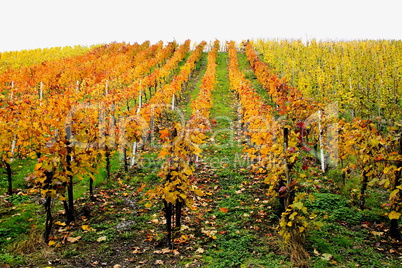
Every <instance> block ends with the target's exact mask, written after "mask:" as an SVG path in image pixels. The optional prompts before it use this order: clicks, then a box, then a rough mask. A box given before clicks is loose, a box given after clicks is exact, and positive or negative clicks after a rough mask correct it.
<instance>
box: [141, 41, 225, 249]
mask: <svg viewBox="0 0 402 268" xmlns="http://www.w3.org/2000/svg"><path fill="white" fill-rule="evenodd" d="M204 45H205V43H202V44H201V45H200V46H199V47H198V48H199V49H200V52H202V47H203V46H204ZM218 49H219V41H216V42H215V43H214V46H213V48H212V50H211V51H210V52H209V54H208V65H207V70H206V72H205V74H204V76H203V78H202V83H201V86H200V92H199V94H198V96H197V98H196V99H195V100H194V101H193V102H192V103H191V107H192V116H191V118H190V119H189V120H188V122H187V123H186V125H185V126H182V125H181V124H180V123H179V122H175V123H173V125H172V126H171V127H170V128H165V129H163V130H161V131H160V133H161V136H160V137H161V138H162V139H163V140H164V141H165V143H164V145H163V148H162V150H161V151H160V154H159V157H162V158H165V162H164V164H163V166H162V169H161V171H160V172H159V174H158V175H159V177H161V178H162V184H161V185H159V186H157V187H156V188H155V189H152V190H150V191H149V192H148V193H147V195H148V200H150V201H151V202H155V200H156V199H162V200H163V202H164V210H165V217H166V226H167V233H168V237H167V242H168V245H171V242H172V230H173V229H174V228H180V225H181V214H182V208H183V206H187V207H189V208H191V209H192V208H193V202H194V200H193V196H194V195H196V196H202V195H204V193H203V192H202V191H201V190H200V189H199V188H198V187H197V186H196V185H195V184H194V182H192V181H191V179H190V176H191V175H192V174H193V172H194V170H195V163H196V159H197V158H198V157H199V156H200V153H201V151H202V150H201V148H200V145H201V143H203V142H204V140H205V139H206V136H205V132H206V131H208V129H209V126H210V123H209V109H210V108H211V92H212V91H213V89H214V85H215V83H216V57H217V51H218ZM151 204H152V203H148V205H149V206H150V205H151ZM173 226H174V227H173Z"/></svg>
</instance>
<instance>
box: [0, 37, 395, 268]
mask: <svg viewBox="0 0 402 268" xmlns="http://www.w3.org/2000/svg"><path fill="white" fill-rule="evenodd" d="M401 56H402V42H400V41H370V40H367V41H350V42H318V41H315V40H312V41H310V42H308V43H303V42H301V41H288V40H282V41H270V40H255V41H247V42H246V41H244V42H242V43H235V42H233V41H232V42H220V41H215V42H210V43H207V42H200V43H195V44H194V43H191V41H190V40H187V41H185V42H184V43H182V44H179V43H177V42H175V41H174V42H169V43H164V42H162V41H160V42H158V43H155V44H151V43H150V42H149V41H147V42H144V43H142V44H138V43H134V44H128V43H110V44H106V45H98V46H93V47H81V46H76V47H67V48H52V49H46V50H40V49H39V50H27V51H20V52H7V53H0V127H1V132H0V135H1V139H0V174H1V177H0V203H1V207H0V265H1V266H2V267H114V268H118V267H400V266H401V263H402V240H401V234H400V224H401V221H402V219H401V215H402V178H401V175H402V83H401V78H402V62H401V59H402V57H401Z"/></svg>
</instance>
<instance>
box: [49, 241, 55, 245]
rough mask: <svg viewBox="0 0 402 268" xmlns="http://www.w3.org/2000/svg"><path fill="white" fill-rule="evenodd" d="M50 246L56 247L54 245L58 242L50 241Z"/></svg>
mask: <svg viewBox="0 0 402 268" xmlns="http://www.w3.org/2000/svg"><path fill="white" fill-rule="evenodd" d="M48 245H49V246H54V245H56V242H55V241H53V240H50V241H49V243H48Z"/></svg>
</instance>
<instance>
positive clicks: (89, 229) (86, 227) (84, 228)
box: [81, 224, 93, 231]
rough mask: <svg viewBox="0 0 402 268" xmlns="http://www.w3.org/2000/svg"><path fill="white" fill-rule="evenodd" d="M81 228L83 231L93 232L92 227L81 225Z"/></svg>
mask: <svg viewBox="0 0 402 268" xmlns="http://www.w3.org/2000/svg"><path fill="white" fill-rule="evenodd" d="M81 228H82V230H84V231H92V230H93V229H92V227H91V226H89V225H88V224H85V225H82V226H81Z"/></svg>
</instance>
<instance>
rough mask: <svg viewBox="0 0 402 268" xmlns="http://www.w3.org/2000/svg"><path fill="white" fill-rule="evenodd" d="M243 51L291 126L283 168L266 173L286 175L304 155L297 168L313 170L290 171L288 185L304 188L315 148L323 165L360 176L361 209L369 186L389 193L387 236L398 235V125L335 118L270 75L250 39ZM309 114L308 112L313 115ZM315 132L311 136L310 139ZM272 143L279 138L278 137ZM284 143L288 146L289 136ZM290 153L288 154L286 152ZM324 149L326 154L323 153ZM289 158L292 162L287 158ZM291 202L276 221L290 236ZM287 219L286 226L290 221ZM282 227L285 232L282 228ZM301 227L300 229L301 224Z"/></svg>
mask: <svg viewBox="0 0 402 268" xmlns="http://www.w3.org/2000/svg"><path fill="white" fill-rule="evenodd" d="M246 53H247V56H248V59H249V61H250V65H251V67H252V68H253V70H254V72H255V74H256V76H257V78H258V80H259V81H260V82H261V84H262V85H263V87H264V88H265V89H266V90H267V91H268V93H269V94H270V95H271V97H272V98H273V100H274V101H275V104H276V110H277V112H278V114H283V115H284V116H285V118H286V120H285V122H287V123H286V124H288V127H291V128H293V129H294V130H296V131H295V132H294V134H295V137H294V143H293V146H292V147H290V148H289V149H285V150H284V151H285V152H286V154H285V155H284V156H283V159H285V166H284V167H282V168H279V169H275V168H272V167H271V168H269V170H270V172H269V173H268V174H267V177H268V178H272V176H274V181H275V180H276V178H275V176H276V175H278V174H275V170H277V171H279V172H280V173H281V172H282V174H283V173H285V174H284V175H286V177H288V176H289V175H288V172H289V164H290V167H294V165H297V162H300V159H301V158H302V159H303V158H304V159H303V162H304V163H303V164H302V166H301V170H305V171H309V170H311V171H313V172H309V173H303V172H297V173H298V174H297V173H295V174H294V175H293V176H295V175H296V176H295V182H291V184H290V185H292V186H293V187H294V186H296V185H300V186H302V187H306V186H308V183H309V181H311V179H312V178H314V177H315V178H319V176H317V175H319V174H320V173H318V172H316V171H314V168H313V166H312V164H314V162H315V161H312V160H314V159H310V160H309V161H306V160H308V158H310V157H311V156H309V155H308V154H307V152H308V151H311V148H314V149H315V150H314V151H315V152H316V154H315V156H316V158H320V160H321V163H323V162H325V163H326V164H328V163H329V162H331V161H332V162H333V163H332V164H333V166H332V168H337V166H336V164H338V162H339V163H340V168H341V169H342V172H343V175H344V178H345V177H346V174H351V173H354V174H356V175H358V176H359V177H360V183H359V185H360V189H359V190H358V193H359V195H358V197H357V200H358V205H359V207H360V208H361V209H364V208H365V206H364V205H365V195H366V191H367V188H368V187H370V186H374V185H378V186H380V187H383V188H384V190H386V191H388V193H389V203H388V204H384V206H385V207H386V208H387V215H388V217H389V219H390V220H391V229H390V235H391V236H393V237H396V238H398V237H399V232H398V227H397V226H398V225H397V221H398V219H399V218H400V216H401V213H400V209H401V195H400V190H401V186H400V182H399V180H400V175H401V174H400V173H401V159H402V156H401V154H400V153H401V152H400V148H398V146H400V144H401V139H400V134H399V133H398V128H395V127H389V128H388V129H387V132H381V131H379V130H378V129H377V124H375V123H374V122H372V121H371V120H361V119H359V118H355V119H353V120H352V121H350V122H345V120H340V119H339V117H338V114H337V107H331V108H328V106H327V107H325V106H324V105H323V104H319V103H314V102H312V101H311V100H307V99H305V98H304V97H303V94H302V93H301V92H298V90H296V89H295V88H292V87H290V86H288V84H287V83H286V82H285V81H283V80H282V79H279V78H278V77H277V76H276V75H275V74H273V73H272V71H271V70H270V68H268V66H267V65H266V64H265V63H263V62H262V61H261V60H260V59H259V57H258V56H257V54H256V53H255V51H254V50H253V47H252V45H251V44H250V43H248V44H247V45H246ZM317 108H318V111H317ZM315 111H317V112H315ZM314 112H315V113H314ZM308 113H313V115H309V114H308ZM313 122H315V124H313ZM314 129H315V131H314ZM314 132H315V134H314ZM398 134H399V135H398ZM291 136H292V135H291ZM314 136H315V138H313V137H314ZM276 141H277V142H278V139H276ZM288 142H289V144H290V140H289V141H288ZM285 144H286V142H285ZM287 147H288V146H286V147H285V148H287ZM271 148H273V147H271ZM317 151H320V155H321V157H317V156H318V154H317ZM289 152H291V154H292V155H289ZM324 152H325V155H326V157H324ZM295 153H296V154H295ZM310 154H311V153H310ZM289 157H290V158H289ZM288 159H289V160H292V161H291V162H289V161H288ZM296 160H298V161H296ZM327 168H328V166H324V165H322V170H323V171H326V170H327ZM343 183H344V182H343ZM290 185H289V184H288V185H283V186H282V187H281V188H279V189H278V188H277V190H278V192H279V193H280V194H281V195H282V196H283V195H287V194H288V191H290V190H292V189H291V188H289V186H290ZM281 189H282V190H281ZM292 206H293V207H291V210H289V211H287V212H285V213H283V214H282V221H281V227H282V233H281V234H282V235H285V236H287V237H288V238H291V237H292V232H294V229H295V228H294V225H295V223H294V221H295V219H296V216H295V215H297V214H294V212H295V211H294V209H295V204H293V205H292ZM297 207H298V209H299V210H300V208H301V209H303V206H302V203H299V204H298V205H297ZM286 217H287V219H286ZM283 219H285V220H283ZM289 223H291V224H290V225H289ZM289 227H290V228H289ZM299 228H301V227H299ZM286 229H289V231H288V232H286ZM292 230H293V231H292ZM302 230H303V231H304V228H302ZM293 234H294V233H293ZM285 239H286V237H285ZM293 240H294V239H293Z"/></svg>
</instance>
